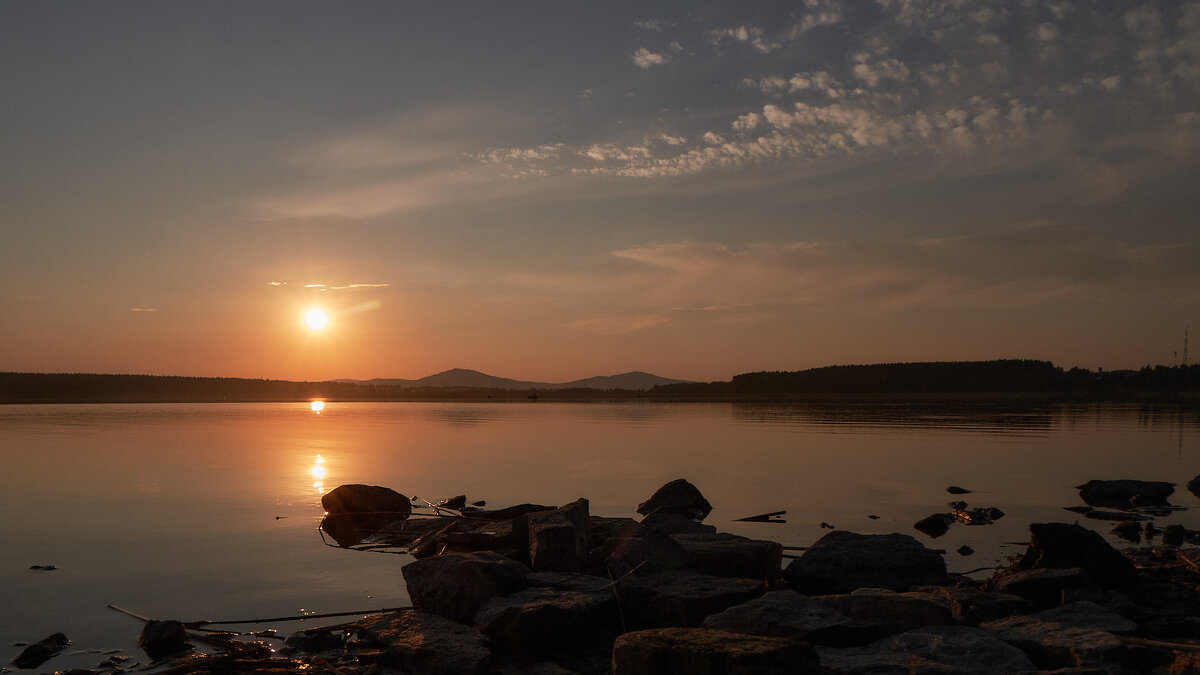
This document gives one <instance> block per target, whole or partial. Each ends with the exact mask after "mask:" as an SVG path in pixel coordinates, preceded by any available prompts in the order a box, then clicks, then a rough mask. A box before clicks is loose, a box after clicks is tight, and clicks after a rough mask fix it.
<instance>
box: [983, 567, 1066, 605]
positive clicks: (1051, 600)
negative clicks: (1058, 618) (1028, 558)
mask: <svg viewBox="0 0 1200 675" xmlns="http://www.w3.org/2000/svg"><path fill="white" fill-rule="evenodd" d="M1084 580H1085V579H1084V573H1083V569H1082V568H1079V567H1072V568H1069V569H1062V570H1056V569H1037V570H1023V571H1019V572H1007V573H1005V574H1003V575H1001V576H998V577H995V578H994V579H992V580H991V581H989V582H988V588H989V589H990V590H993V591H998V592H1000V593H1007V594H1010V595H1016V596H1020V597H1022V598H1025V599H1026V600H1029V601H1030V602H1032V603H1034V604H1035V605H1038V606H1039V607H1049V606H1051V605H1057V604H1059V603H1061V602H1062V597H1063V591H1064V590H1067V589H1073V588H1080V587H1081V586H1083V585H1084Z"/></svg>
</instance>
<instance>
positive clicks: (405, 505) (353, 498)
mask: <svg viewBox="0 0 1200 675" xmlns="http://www.w3.org/2000/svg"><path fill="white" fill-rule="evenodd" d="M321 507H322V508H324V509H325V513H326V514H327V515H326V516H325V518H324V519H322V520H321V529H322V530H324V531H325V532H327V533H328V534H329V535H330V536H331V537H333V538H334V540H335V541H337V543H338V545H339V546H353V545H355V544H357V543H359V542H360V541H362V540H363V538H364V537H366V536H367V535H368V534H371V533H373V532H379V531H382V530H383V529H384V528H386V527H387V526H388V525H389V524H391V523H394V522H397V521H403V520H406V519H407V518H408V517H409V515H410V514H411V513H412V502H411V501H409V499H408V497H405V496H404V495H402V494H400V493H399V492H396V491H395V490H393V489H391V488H386V487H381V486H379V485H361V484H357V483H354V484H350V485H339V486H337V487H336V488H334V489H333V490H330V491H329V492H327V493H325V494H324V495H322V496H321Z"/></svg>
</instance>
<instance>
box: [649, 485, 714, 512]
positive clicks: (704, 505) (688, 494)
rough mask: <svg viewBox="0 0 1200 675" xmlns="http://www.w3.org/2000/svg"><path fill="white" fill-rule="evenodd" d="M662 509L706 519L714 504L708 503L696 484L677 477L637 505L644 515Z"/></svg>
mask: <svg viewBox="0 0 1200 675" xmlns="http://www.w3.org/2000/svg"><path fill="white" fill-rule="evenodd" d="M660 511H666V512H670V513H680V514H683V515H685V516H687V517H688V518H691V519H692V520H704V519H705V518H706V517H707V516H708V514H709V513H710V512H711V511H712V504H709V503H708V500H707V499H705V498H704V495H702V494H700V490H698V489H697V488H696V486H695V485H692V484H691V483H689V482H687V481H686V480H684V479H682V478H676V479H675V480H673V481H671V482H669V483H667V484H666V485H663V486H662V487H660V488H658V490H655V492H654V494H653V495H651V496H650V499H647V500H646V501H644V502H642V503H641V504H638V507H637V512H638V513H640V514H641V515H643V516H648V515H650V514H651V513H657V512H660Z"/></svg>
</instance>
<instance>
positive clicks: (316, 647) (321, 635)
mask: <svg viewBox="0 0 1200 675" xmlns="http://www.w3.org/2000/svg"><path fill="white" fill-rule="evenodd" d="M345 647H346V633H345V631H344V630H337V631H335V630H333V629H332V628H328V627H325V626H320V627H317V628H309V629H306V630H300V631H296V632H295V633H292V634H291V635H289V636H287V639H286V640H284V641H283V653H285V654H296V653H304V654H317V653H320V652H328V651H334V650H340V649H345Z"/></svg>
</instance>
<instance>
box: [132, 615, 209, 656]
mask: <svg viewBox="0 0 1200 675" xmlns="http://www.w3.org/2000/svg"><path fill="white" fill-rule="evenodd" d="M138 646H139V647H141V648H142V651H144V652H146V656H149V657H150V660H151V661H159V660H161V659H165V658H167V657H170V656H175V655H178V654H184V653H187V652H190V651H192V650H193V649H194V648H195V647H194V646H193V645H192V643H191V642H190V640H189V638H188V634H187V629H185V628H184V627H183V624H182V623H180V622H179V621H153V620H152V621H147V622H146V625H145V626H143V627H142V634H141V635H139V636H138Z"/></svg>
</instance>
